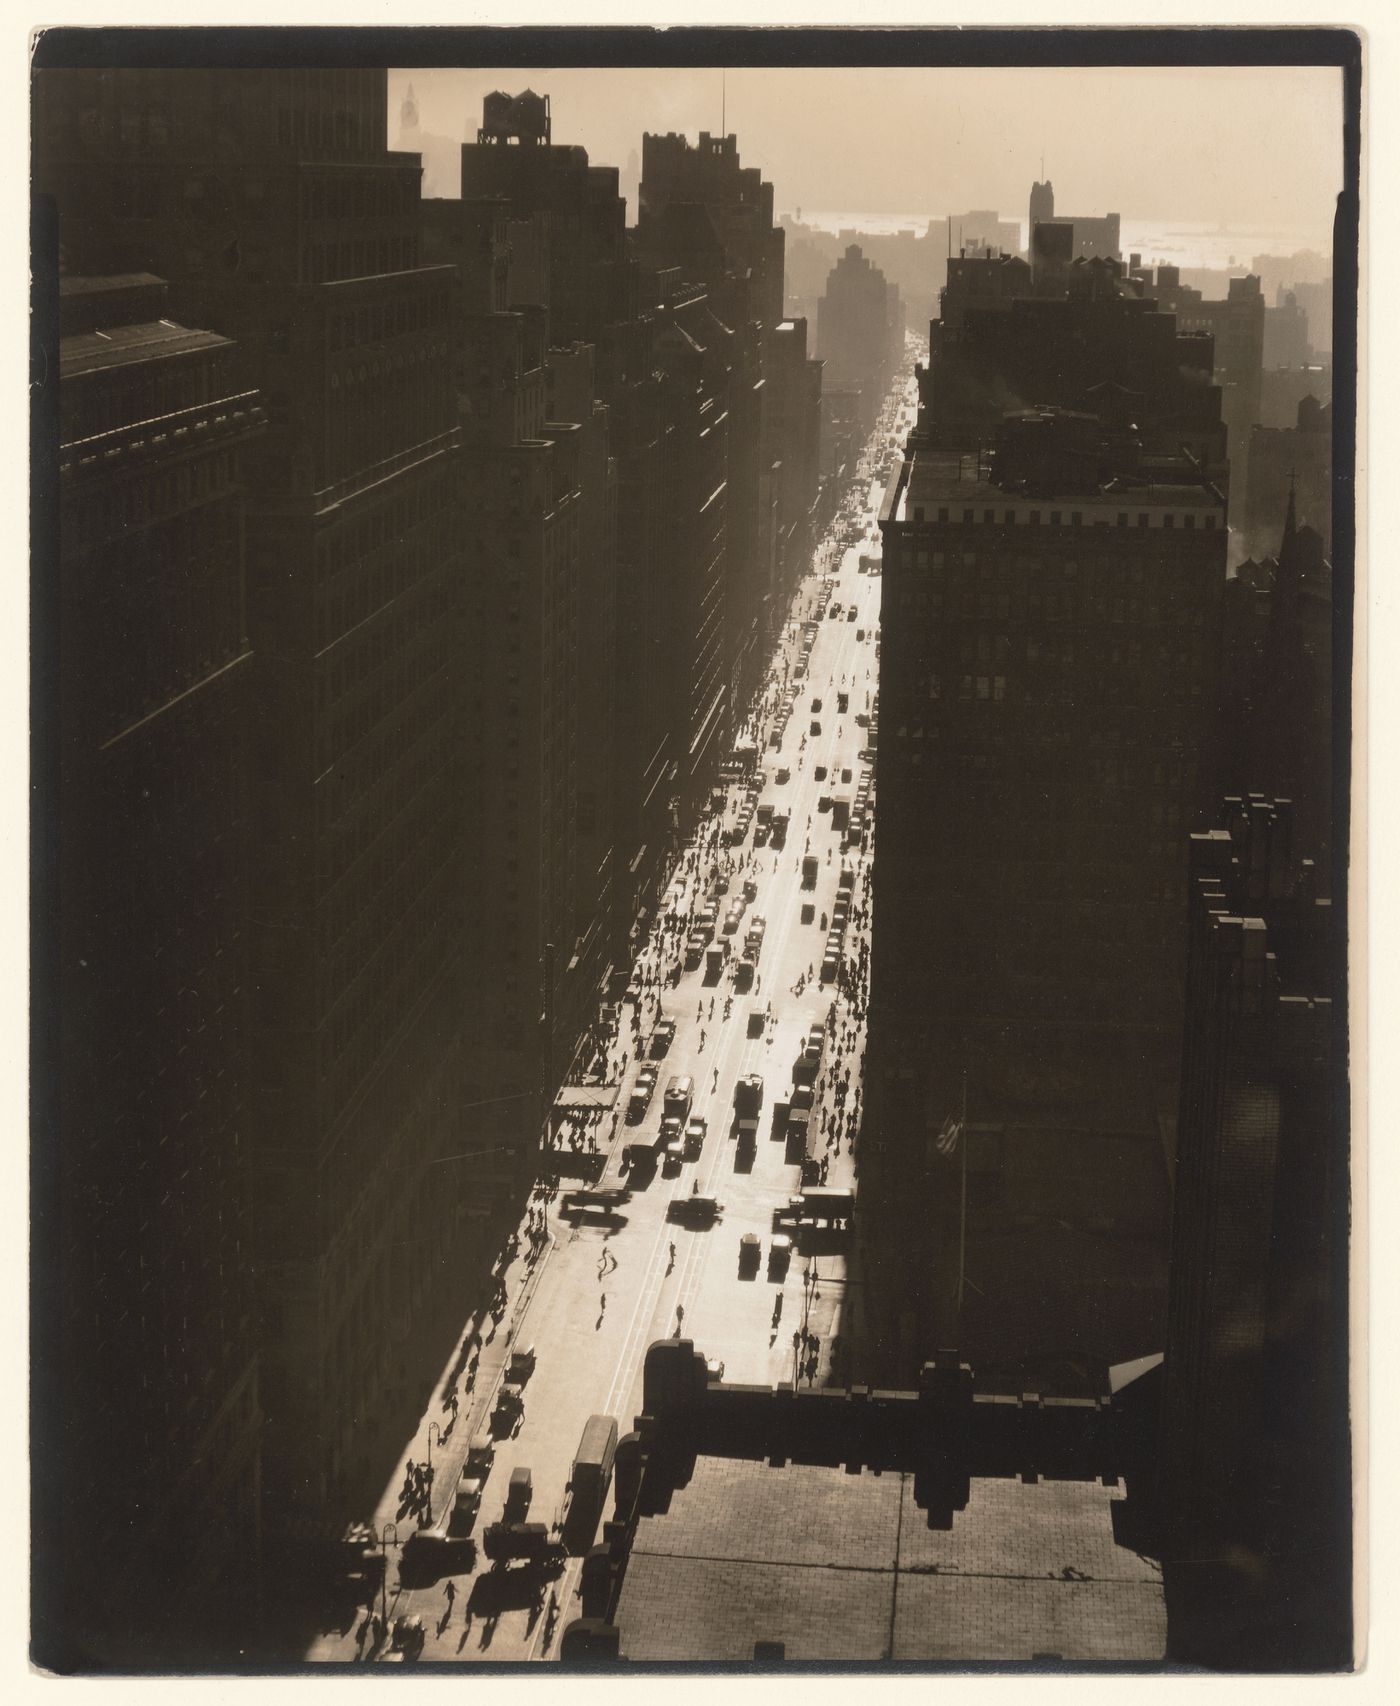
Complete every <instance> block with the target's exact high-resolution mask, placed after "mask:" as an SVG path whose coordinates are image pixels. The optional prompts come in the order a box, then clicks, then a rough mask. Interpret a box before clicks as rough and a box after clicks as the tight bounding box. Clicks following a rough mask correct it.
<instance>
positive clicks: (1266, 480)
mask: <svg viewBox="0 0 1400 1706" xmlns="http://www.w3.org/2000/svg"><path fill="white" fill-rule="evenodd" d="M1290 497H1291V498H1292V500H1293V503H1294V505H1295V507H1296V509H1297V512H1298V514H1299V516H1300V517H1301V519H1302V521H1303V523H1304V524H1305V525H1306V526H1309V527H1311V528H1313V529H1314V530H1315V531H1316V532H1317V533H1318V534H1320V535H1321V537H1322V539H1323V540H1324V542H1330V540H1331V537H1332V405H1331V403H1330V402H1319V401H1318V399H1317V398H1316V397H1315V396H1313V395H1312V394H1311V393H1310V394H1309V395H1307V396H1305V397H1303V398H1301V399H1300V400H1299V402H1298V405H1297V408H1296V411H1295V416H1294V423H1293V424H1292V425H1291V426H1287V427H1267V426H1256V427H1255V428H1254V430H1253V432H1252V433H1251V434H1250V439H1249V469H1248V473H1247V475H1246V477H1245V486H1244V510H1243V516H1242V518H1241V532H1242V533H1243V535H1244V548H1245V550H1246V551H1248V552H1249V553H1250V554H1251V555H1253V554H1255V553H1256V552H1260V551H1268V550H1269V549H1270V547H1271V546H1272V545H1273V544H1274V542H1275V540H1276V539H1277V537H1278V518H1279V516H1280V515H1281V514H1282V513H1283V511H1284V509H1285V507H1286V505H1287V504H1288V502H1289V499H1290Z"/></svg>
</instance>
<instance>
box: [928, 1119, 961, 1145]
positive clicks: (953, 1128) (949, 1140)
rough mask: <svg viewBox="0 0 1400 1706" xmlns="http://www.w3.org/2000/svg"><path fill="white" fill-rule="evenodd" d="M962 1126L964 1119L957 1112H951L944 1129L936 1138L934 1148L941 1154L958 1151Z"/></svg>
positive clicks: (944, 1123)
mask: <svg viewBox="0 0 1400 1706" xmlns="http://www.w3.org/2000/svg"><path fill="white" fill-rule="evenodd" d="M962 1128H963V1123H962V1119H961V1118H960V1117H959V1116H958V1115H957V1114H949V1115H948V1117H947V1119H946V1120H944V1122H943V1129H942V1130H941V1131H940V1132H939V1134H938V1136H937V1137H936V1138H935V1139H934V1148H935V1149H937V1151H938V1153H939V1154H940V1155H952V1154H953V1153H954V1152H955V1151H956V1149H957V1147H958V1139H959V1138H960V1137H961V1136H962Z"/></svg>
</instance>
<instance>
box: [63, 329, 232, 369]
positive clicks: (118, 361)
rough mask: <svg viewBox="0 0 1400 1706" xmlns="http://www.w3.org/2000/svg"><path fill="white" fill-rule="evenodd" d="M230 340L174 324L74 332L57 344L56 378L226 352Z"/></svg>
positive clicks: (212, 333) (215, 334) (215, 333)
mask: <svg viewBox="0 0 1400 1706" xmlns="http://www.w3.org/2000/svg"><path fill="white" fill-rule="evenodd" d="M229 347H230V344H229V340H228V339H227V338H224V337H220V336H219V334H218V333H217V332H199V331H191V330H190V328H189V327H187V326H177V325H176V324H175V322H174V321H173V320H155V321H150V322H147V323H146V324H144V325H139V326H113V327H112V328H111V329H110V330H109V331H105V332H99V331H94V332H77V333H75V334H74V335H73V336H71V337H67V338H62V339H60V340H59V346H58V349H59V375H60V377H61V378H62V379H75V378H77V377H79V376H80V375H82V374H85V373H100V372H104V371H106V370H108V369H110V368H116V367H128V366H132V365H134V364H135V363H137V362H142V361H155V360H159V359H163V358H164V357H167V356H174V355H189V354H191V353H192V352H194V351H196V350H215V349H227V348H229Z"/></svg>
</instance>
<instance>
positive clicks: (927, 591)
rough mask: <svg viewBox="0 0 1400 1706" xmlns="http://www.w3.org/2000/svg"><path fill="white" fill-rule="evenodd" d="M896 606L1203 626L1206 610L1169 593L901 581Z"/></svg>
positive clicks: (1002, 616)
mask: <svg viewBox="0 0 1400 1706" xmlns="http://www.w3.org/2000/svg"><path fill="white" fill-rule="evenodd" d="M891 602H892V604H893V606H894V608H895V609H896V610H898V611H900V612H902V613H908V612H911V611H927V612H928V614H929V615H930V616H931V617H935V618H937V617H944V616H947V617H953V616H962V617H976V618H977V619H979V620H981V621H983V622H987V621H993V620H996V621H1001V622H1007V621H1011V620H1013V619H1014V620H1016V621H1018V622H1022V621H1024V622H1031V623H1037V622H1069V623H1073V622H1098V623H1109V622H1111V623H1115V624H1120V623H1124V622H1133V623H1141V622H1151V623H1159V624H1160V623H1162V622H1170V623H1172V624H1173V625H1174V626H1176V627H1179V628H1185V627H1191V628H1203V627H1204V626H1205V620H1206V611H1205V607H1204V606H1203V605H1202V604H1199V603H1195V604H1186V603H1184V602H1182V601H1180V600H1176V599H1171V600H1167V601H1159V600H1158V599H1156V598H1151V599H1143V598H1124V597H1121V596H1117V595H1115V596H1114V597H1111V598H1109V597H1103V596H1100V595H1097V594H1096V595H1094V596H1091V597H1085V598H1083V599H1080V598H1079V597H1077V596H1076V595H1075V594H1074V593H1068V592H1067V593H1064V594H1063V595H1062V594H1060V593H1057V592H1043V591H1039V590H1035V591H1031V592H1029V593H1027V592H1026V591H1025V590H1024V589H1022V588H1016V589H1014V591H1007V592H991V591H982V592H975V591H973V590H972V589H971V588H968V589H967V590H966V591H964V592H962V593H961V594H953V593H950V594H948V596H947V598H946V599H945V597H944V594H943V593H942V592H941V591H939V590H938V589H937V588H931V587H927V586H901V587H897V588H896V589H895V592H894V597H893V599H892V600H891Z"/></svg>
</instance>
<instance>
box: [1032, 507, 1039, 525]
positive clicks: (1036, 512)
mask: <svg viewBox="0 0 1400 1706" xmlns="http://www.w3.org/2000/svg"><path fill="white" fill-rule="evenodd" d="M1031 520H1032V521H1033V522H1036V521H1039V520H1040V511H1039V510H1038V509H1033V510H1032V511H1031Z"/></svg>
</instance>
